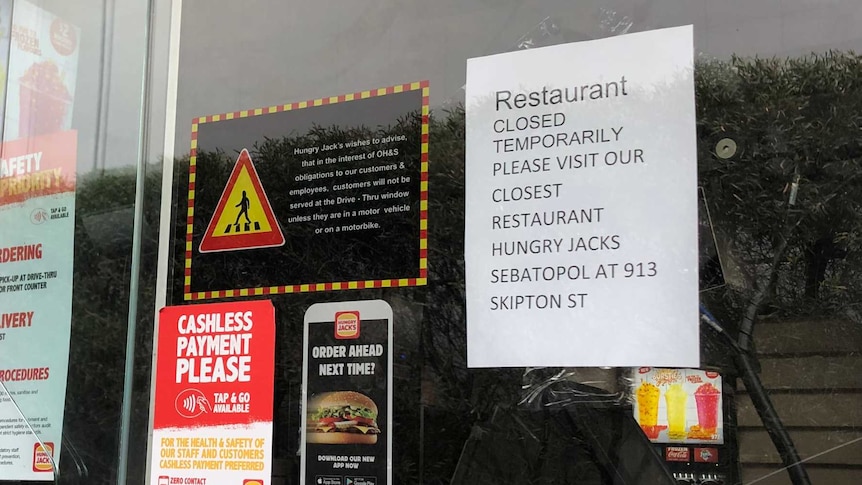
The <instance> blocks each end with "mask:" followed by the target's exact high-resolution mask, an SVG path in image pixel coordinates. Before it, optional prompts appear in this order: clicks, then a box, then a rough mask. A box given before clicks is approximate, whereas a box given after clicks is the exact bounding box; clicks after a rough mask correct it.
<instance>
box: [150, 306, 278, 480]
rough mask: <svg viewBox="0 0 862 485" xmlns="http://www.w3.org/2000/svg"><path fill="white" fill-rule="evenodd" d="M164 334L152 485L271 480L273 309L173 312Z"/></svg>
mask: <svg viewBox="0 0 862 485" xmlns="http://www.w3.org/2000/svg"><path fill="white" fill-rule="evenodd" d="M158 331H159V336H158V356H157V358H156V365H157V368H156V385H155V398H154V404H155V409H154V416H153V428H154V429H153V435H154V440H153V450H154V453H153V466H152V474H151V476H150V483H152V484H154V485H156V484H159V483H160V482H159V480H160V479H161V480H162V481H163V480H164V478H165V477H169V478H170V479H174V478H178V479H182V480H185V479H204V478H208V477H219V478H222V477H226V476H230V477H232V478H233V477H234V476H235V478H236V480H235V483H243V480H247V479H249V478H250V477H249V476H250V475H251V476H265V477H267V476H270V468H271V452H272V450H271V449H272V443H271V440H272V401H273V378H274V364H275V310H274V308H273V306H272V303H271V302H270V301H266V300H257V301H238V302H230V303H215V304H206V305H185V306H176V307H167V308H164V309H163V310H162V311H161V312H160V313H159V328H158ZM171 483H192V482H186V481H182V482H171ZM195 483H197V482H195ZM261 483H265V482H261Z"/></svg>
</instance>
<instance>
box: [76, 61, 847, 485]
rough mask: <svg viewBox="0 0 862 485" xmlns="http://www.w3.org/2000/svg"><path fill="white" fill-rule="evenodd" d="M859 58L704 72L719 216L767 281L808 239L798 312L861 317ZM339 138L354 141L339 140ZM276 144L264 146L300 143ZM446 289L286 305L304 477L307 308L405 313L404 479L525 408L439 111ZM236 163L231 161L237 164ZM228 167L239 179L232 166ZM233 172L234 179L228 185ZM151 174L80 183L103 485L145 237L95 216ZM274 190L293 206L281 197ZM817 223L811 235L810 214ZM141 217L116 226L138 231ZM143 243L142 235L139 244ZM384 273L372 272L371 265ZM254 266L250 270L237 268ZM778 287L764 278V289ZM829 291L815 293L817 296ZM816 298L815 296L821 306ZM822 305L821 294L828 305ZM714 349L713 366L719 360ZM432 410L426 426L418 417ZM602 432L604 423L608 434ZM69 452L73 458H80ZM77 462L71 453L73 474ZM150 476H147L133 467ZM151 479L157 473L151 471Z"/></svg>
mask: <svg viewBox="0 0 862 485" xmlns="http://www.w3.org/2000/svg"><path fill="white" fill-rule="evenodd" d="M860 60H862V59H860V57H858V56H855V55H851V54H830V55H825V56H816V57H806V58H801V59H792V60H743V59H734V60H732V61H730V62H717V61H716V62H709V63H703V64H700V65H699V66H698V70H697V77H696V90H697V102H698V105H697V109H698V148H699V152H698V157H699V173H700V182H701V184H702V185H703V186H704V187H705V189H706V192H707V197H708V200H709V205H710V209H711V214H712V217H713V219H714V221H715V225H716V227H717V229H718V230H719V232H720V233H721V234H722V236H723V237H724V238H725V239H726V240H729V241H731V242H732V243H733V244H734V247H735V251H734V255H735V256H736V257H737V258H738V261H739V262H740V264H741V265H742V266H743V270H745V271H746V272H747V273H749V274H750V275H751V278H753V279H757V278H758V277H762V276H763V275H764V274H765V272H766V270H767V269H768V267H769V266H770V265H771V259H772V257H773V253H774V248H775V247H776V244H777V238H779V237H781V235H782V234H783V233H785V232H786V231H783V229H784V228H785V227H787V225H788V222H790V224H791V226H790V227H792V228H793V230H792V231H791V232H790V233H789V234H790V237H791V238H790V245H789V248H788V252H787V257H786V258H783V259H781V260H780V261H779V269H780V278H779V283H780V284H779V285H778V290H777V294H776V298H775V299H774V300H773V302H774V303H773V306H774V308H775V309H777V310H779V311H782V312H789V311H797V310H800V309H802V308H803V305H799V304H798V303H802V302H804V307H805V308H807V311H809V312H812V313H818V314H827V313H830V312H834V311H844V312H847V311H850V312H853V311H858V310H857V309H858V305H859V303H858V302H859V301H860V299H859V296H860V295H859V292H860V289H862V284H860V278H859V272H860V264H859V263H860V261H859V244H860V222H862V218H860V217H859V215H858V214H860V213H862V212H860V209H862V207H860V206H862V183H860V179H859V177H860V175H859V164H860V158H862V150H860V137H859V136H858V127H859V126H860V122H862V119H860V117H862V90H860V85H859V84H858V80H859V79H862V62H860ZM315 136H318V137H320V138H319V139H321V140H322V139H328V138H326V137H333V138H332V139H337V138H339V137H353V136H355V134H352V133H338V132H333V131H322V132H320V133H318V134H317V135H315ZM725 137H730V138H733V139H734V140H735V141H736V143H737V144H738V145H739V152H738V153H737V155H735V156H734V157H732V158H731V159H729V160H723V159H720V158H718V157H716V156H715V155H714V154H713V147H714V146H715V145H716V143H717V142H718V141H719V140H720V139H721V138H725ZM283 143H284V142H283V141H277V140H270V141H268V142H266V143H264V144H263V145H261V146H260V147H258V150H259V151H260V152H262V153H266V154H267V156H270V154H272V153H278V151H279V150H284V149H285V146H284V145H283ZM430 149H431V153H430V159H431V163H430V182H429V187H430V202H429V245H428V246H429V247H428V249H429V285H428V286H427V287H425V288H415V289H401V290H398V289H395V290H376V291H359V292H357V291H351V292H330V293H317V294H303V295H285V296H279V297H275V298H274V300H275V303H276V311H277V324H278V329H277V332H278V338H277V342H276V345H277V352H278V354H277V355H278V364H277V365H278V368H277V371H276V384H275V386H276V416H277V418H276V419H277V422H276V428H275V429H276V457H278V458H280V459H285V460H288V461H289V462H290V464H291V465H292V466H293V467H294V468H293V469H292V471H291V472H290V473H292V474H293V475H296V474H298V462H297V461H296V460H297V459H296V457H295V452H296V446H297V439H298V438H297V431H298V427H299V424H298V416H299V407H298V406H299V389H300V382H301V378H300V372H301V371H300V369H301V362H302V355H301V351H300V349H301V344H302V342H301V339H302V337H301V335H302V332H301V328H302V316H303V314H304V312H305V309H306V308H307V307H308V306H309V305H311V304H312V303H315V302H320V301H332V300H347V299H369V298H383V299H386V300H387V301H390V302H392V304H393V307H394V309H395V315H396V321H395V326H396V349H395V352H394V355H395V358H396V362H397V365H396V385H397V388H396V392H395V396H396V398H395V399H396V405H395V409H396V411H397V415H396V422H397V426H396V429H395V430H394V431H395V440H394V441H395V451H396V456H395V465H396V482H397V483H408V482H417V481H418V474H419V468H418V464H419V463H420V456H419V439H420V436H423V437H424V457H423V463H424V472H423V478H424V480H425V481H427V482H429V483H445V482H447V481H448V480H449V478H450V477H451V476H452V473H453V471H454V468H455V465H456V463H457V459H458V456H459V453H460V449H461V447H462V446H463V444H464V442H465V441H466V438H467V435H468V432H469V430H470V426H471V424H472V423H474V422H476V421H480V420H485V419H487V418H488V417H489V415H490V412H491V410H492V409H493V407H494V405H495V404H499V403H504V404H511V403H512V402H514V401H515V400H516V399H517V395H518V392H519V386H520V372H519V371H518V370H469V371H468V370H467V369H466V364H465V360H466V344H465V335H466V334H465V308H464V303H465V294H464V264H463V249H464V248H463V237H464V112H463V110H461V109H455V110H453V111H450V112H445V113H438V114H437V116H435V117H433V118H432V121H431V128H430ZM229 158H230V157H228V159H229ZM228 159H225V160H224V162H223V163H224V164H225V168H224V170H225V171H228V170H230V166H231V164H232V163H233V160H228ZM176 167H177V168H176V171H175V175H176V177H175V180H176V183H177V189H176V193H175V194H174V197H175V201H177V203H176V206H175V212H176V215H177V217H176V219H175V224H174V239H175V245H174V259H173V271H174V277H173V278H172V281H171V282H172V287H171V290H172V297H171V299H172V301H173V302H174V303H182V277H181V275H182V269H183V266H182V265H183V259H182V258H183V248H184V243H185V217H184V215H185V210H186V202H185V186H184V184H185V183H186V181H187V170H186V167H187V164H186V163H184V162H182V161H181V162H179V163H177V164H176ZM797 172H798V174H799V176H800V186H799V194H798V197H797V204H796V205H795V206H793V207H791V208H789V210H788V207H787V204H786V201H787V198H788V195H789V194H788V190H789V185H788V184H789V183H791V182H792V179H793V176H794V174H795V173H797ZM226 173H227V172H225V175H224V176H225V177H226ZM159 178H160V175H159V174H157V173H151V174H150V175H148V178H147V203H146V205H145V218H146V221H147V224H148V230H147V231H145V234H144V235H145V241H144V251H145V254H144V258H143V274H142V295H141V303H140V309H141V310H140V318H139V319H138V321H139V325H138V328H139V330H140V333H139V339H138V344H139V345H138V350H137V353H136V356H135V357H136V374H135V384H136V389H137V392H136V401H135V407H134V409H135V413H136V427H135V429H134V431H135V437H136V439H137V441H135V442H133V445H134V446H133V452H132V454H133V457H132V458H133V461H134V464H135V466H136V468H135V471H136V472H139V473H141V474H142V473H143V469H142V468H141V467H142V464H143V459H144V451H143V447H144V443H145V442H146V413H147V405H148V402H147V397H148V395H147V392H148V390H147V385H148V382H149V381H148V379H149V364H150V355H149V352H150V349H151V346H150V338H151V336H152V333H151V327H150V325H151V321H152V320H151V318H152V314H151V308H152V303H151V302H152V291H153V284H154V278H155V263H156V254H155V251H156V240H157V234H156V231H157V229H156V228H157V224H158V207H159V204H158V190H159ZM133 187H134V176H133V175H131V174H106V175H104V176H102V177H98V178H92V179H87V180H82V181H81V183H80V187H79V191H78V214H77V218H78V225H77V234H76V242H77V250H76V261H75V268H76V272H75V292H74V313H75V319H74V323H73V341H72V355H71V366H70V369H71V370H70V378H69V391H68V396H67V397H68V405H67V418H66V427H67V428H66V429H67V431H68V432H69V433H70V435H71V437H72V439H73V442H75V443H76V444H77V445H78V446H79V447H80V448H81V451H82V454H83V455H84V459H85V460H86V461H87V464H88V466H89V467H90V469H91V471H92V473H93V475H94V478H93V479H92V480H90V481H89V482H88V483H93V484H99V483H109V482H110V480H111V477H112V469H113V468H114V467H115V464H116V462H115V454H116V444H117V441H116V439H117V426H118V423H119V409H120V398H121V394H122V378H123V375H122V366H123V358H124V355H123V353H124V345H125V324H126V318H127V317H126V309H127V296H126V295H127V292H128V269H129V264H130V263H129V257H130V247H129V241H128V240H127V241H119V242H117V243H115V244H112V245H110V246H109V247H102V246H99V245H98V244H97V242H98V241H96V240H94V239H93V236H92V235H91V234H88V233H87V231H86V230H85V229H84V227H85V224H84V222H83V221H84V219H85V218H86V217H87V216H88V215H91V214H94V213H96V212H101V211H110V210H117V209H122V208H125V207H129V206H131V205H132V203H133V190H134V189H133ZM270 196H276V195H274V194H270ZM798 220H802V222H801V223H800V224H799V225H798V226H793V224H795V223H796V221H798ZM130 231H131V225H130V223H129V226H123V227H122V228H116V229H114V232H118V233H124V234H130ZM128 239H130V237H129V238H128ZM369 264H373V262H369ZM226 269H227V270H229V271H243V268H241V267H237V268H226ZM760 284H762V282H760ZM812 288H813V290H812ZM706 296H707V298H708V299H710V300H712V305H713V306H714V307H716V306H720V307H721V308H722V309H723V311H722V313H724V314H726V315H728V316H730V317H733V318H734V319H737V318H738V315H739V312H740V311H741V309H742V308H743V306H744V305H745V303H746V301H747V299H749V298H750V296H751V289H750V288H748V287H745V286H737V285H729V286H728V287H726V288H724V289H721V290H713V291H711V292H709V293H707V294H706ZM806 298H807V299H806ZM815 298H816V299H815ZM709 362H710V359H709V356H708V358H707V361H706V363H709ZM421 403H424V406H425V408H424V409H425V413H426V414H425V421H424V428H423V429H422V431H421V432H420V428H419V426H420V419H419V418H420V416H419V412H420V411H419V410H420V409H422V406H421V405H420V404H421ZM599 425H600V424H599ZM64 459H65V458H64ZM68 466H71V463H70V461H68V460H67V461H66V462H65V465H64V469H66V467H68ZM133 476H135V475H133ZM138 476H141V475H138Z"/></svg>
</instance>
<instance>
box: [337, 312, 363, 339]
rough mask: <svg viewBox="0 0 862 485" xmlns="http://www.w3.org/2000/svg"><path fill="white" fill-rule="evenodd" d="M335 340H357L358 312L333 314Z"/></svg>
mask: <svg viewBox="0 0 862 485" xmlns="http://www.w3.org/2000/svg"><path fill="white" fill-rule="evenodd" d="M335 338H336V339H338V340H346V339H356V338H359V312H355V311H354V312H338V313H336V314H335Z"/></svg>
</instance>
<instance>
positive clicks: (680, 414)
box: [664, 384, 688, 440]
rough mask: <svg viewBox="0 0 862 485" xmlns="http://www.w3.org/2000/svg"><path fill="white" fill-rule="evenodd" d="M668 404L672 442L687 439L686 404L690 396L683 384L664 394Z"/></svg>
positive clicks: (669, 434)
mask: <svg viewBox="0 0 862 485" xmlns="http://www.w3.org/2000/svg"><path fill="white" fill-rule="evenodd" d="M664 398H665V402H666V403H667V433H668V437H669V438H670V439H672V440H680V439H684V438H685V403H686V401H687V400H688V394H686V393H685V391H684V390H683V389H682V384H673V385H671V386H670V387H669V388H668V390H667V391H666V392H665V394H664Z"/></svg>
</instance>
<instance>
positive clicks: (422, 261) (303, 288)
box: [183, 81, 430, 301]
mask: <svg viewBox="0 0 862 485" xmlns="http://www.w3.org/2000/svg"><path fill="white" fill-rule="evenodd" d="M420 89H421V90H422V145H421V159H420V180H421V182H420V187H419V277H418V278H397V279H388V280H364V281H336V282H329V283H307V284H299V285H280V286H268V287H259V288H241V289H233V290H215V291H196V292H192V291H191V284H192V251H193V250H192V235H193V232H194V215H195V172H196V166H197V149H198V127H199V126H200V125H202V124H204V123H215V122H218V121H227V120H232V119H235V118H247V117H249V116H260V115H266V114H272V113H280V112H282V111H293V110H298V109H305V108H313V107H316V106H325V105H328V104H335V103H346V102H350V101H356V100H359V99H367V98H373V97H378V96H386V95H387V94H395V93H403V92H407V91H416V90H420ZM428 94H429V84H428V81H418V82H412V83H406V84H397V85H394V86H387V87H385V88H378V89H371V90H368V91H359V92H356V93H350V94H342V95H340V96H328V97H325V98H318V99H311V100H308V101H300V102H297V103H290V104H282V105H276V106H269V107H266V108H257V109H249V110H242V111H234V112H232V113H222V114H217V115H210V116H201V117H199V118H195V119H194V120H193V121H192V142H191V150H190V151H189V194H188V212H187V215H186V248H185V270H184V279H183V297H184V299H185V300H187V301H188V300H208V299H217V298H235V297H244V296H260V295H279V294H287V293H308V292H315V291H334V290H362V289H370V288H398V287H407V286H423V285H426V284H427V283H428V117H429V112H430V108H429V103H428Z"/></svg>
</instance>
